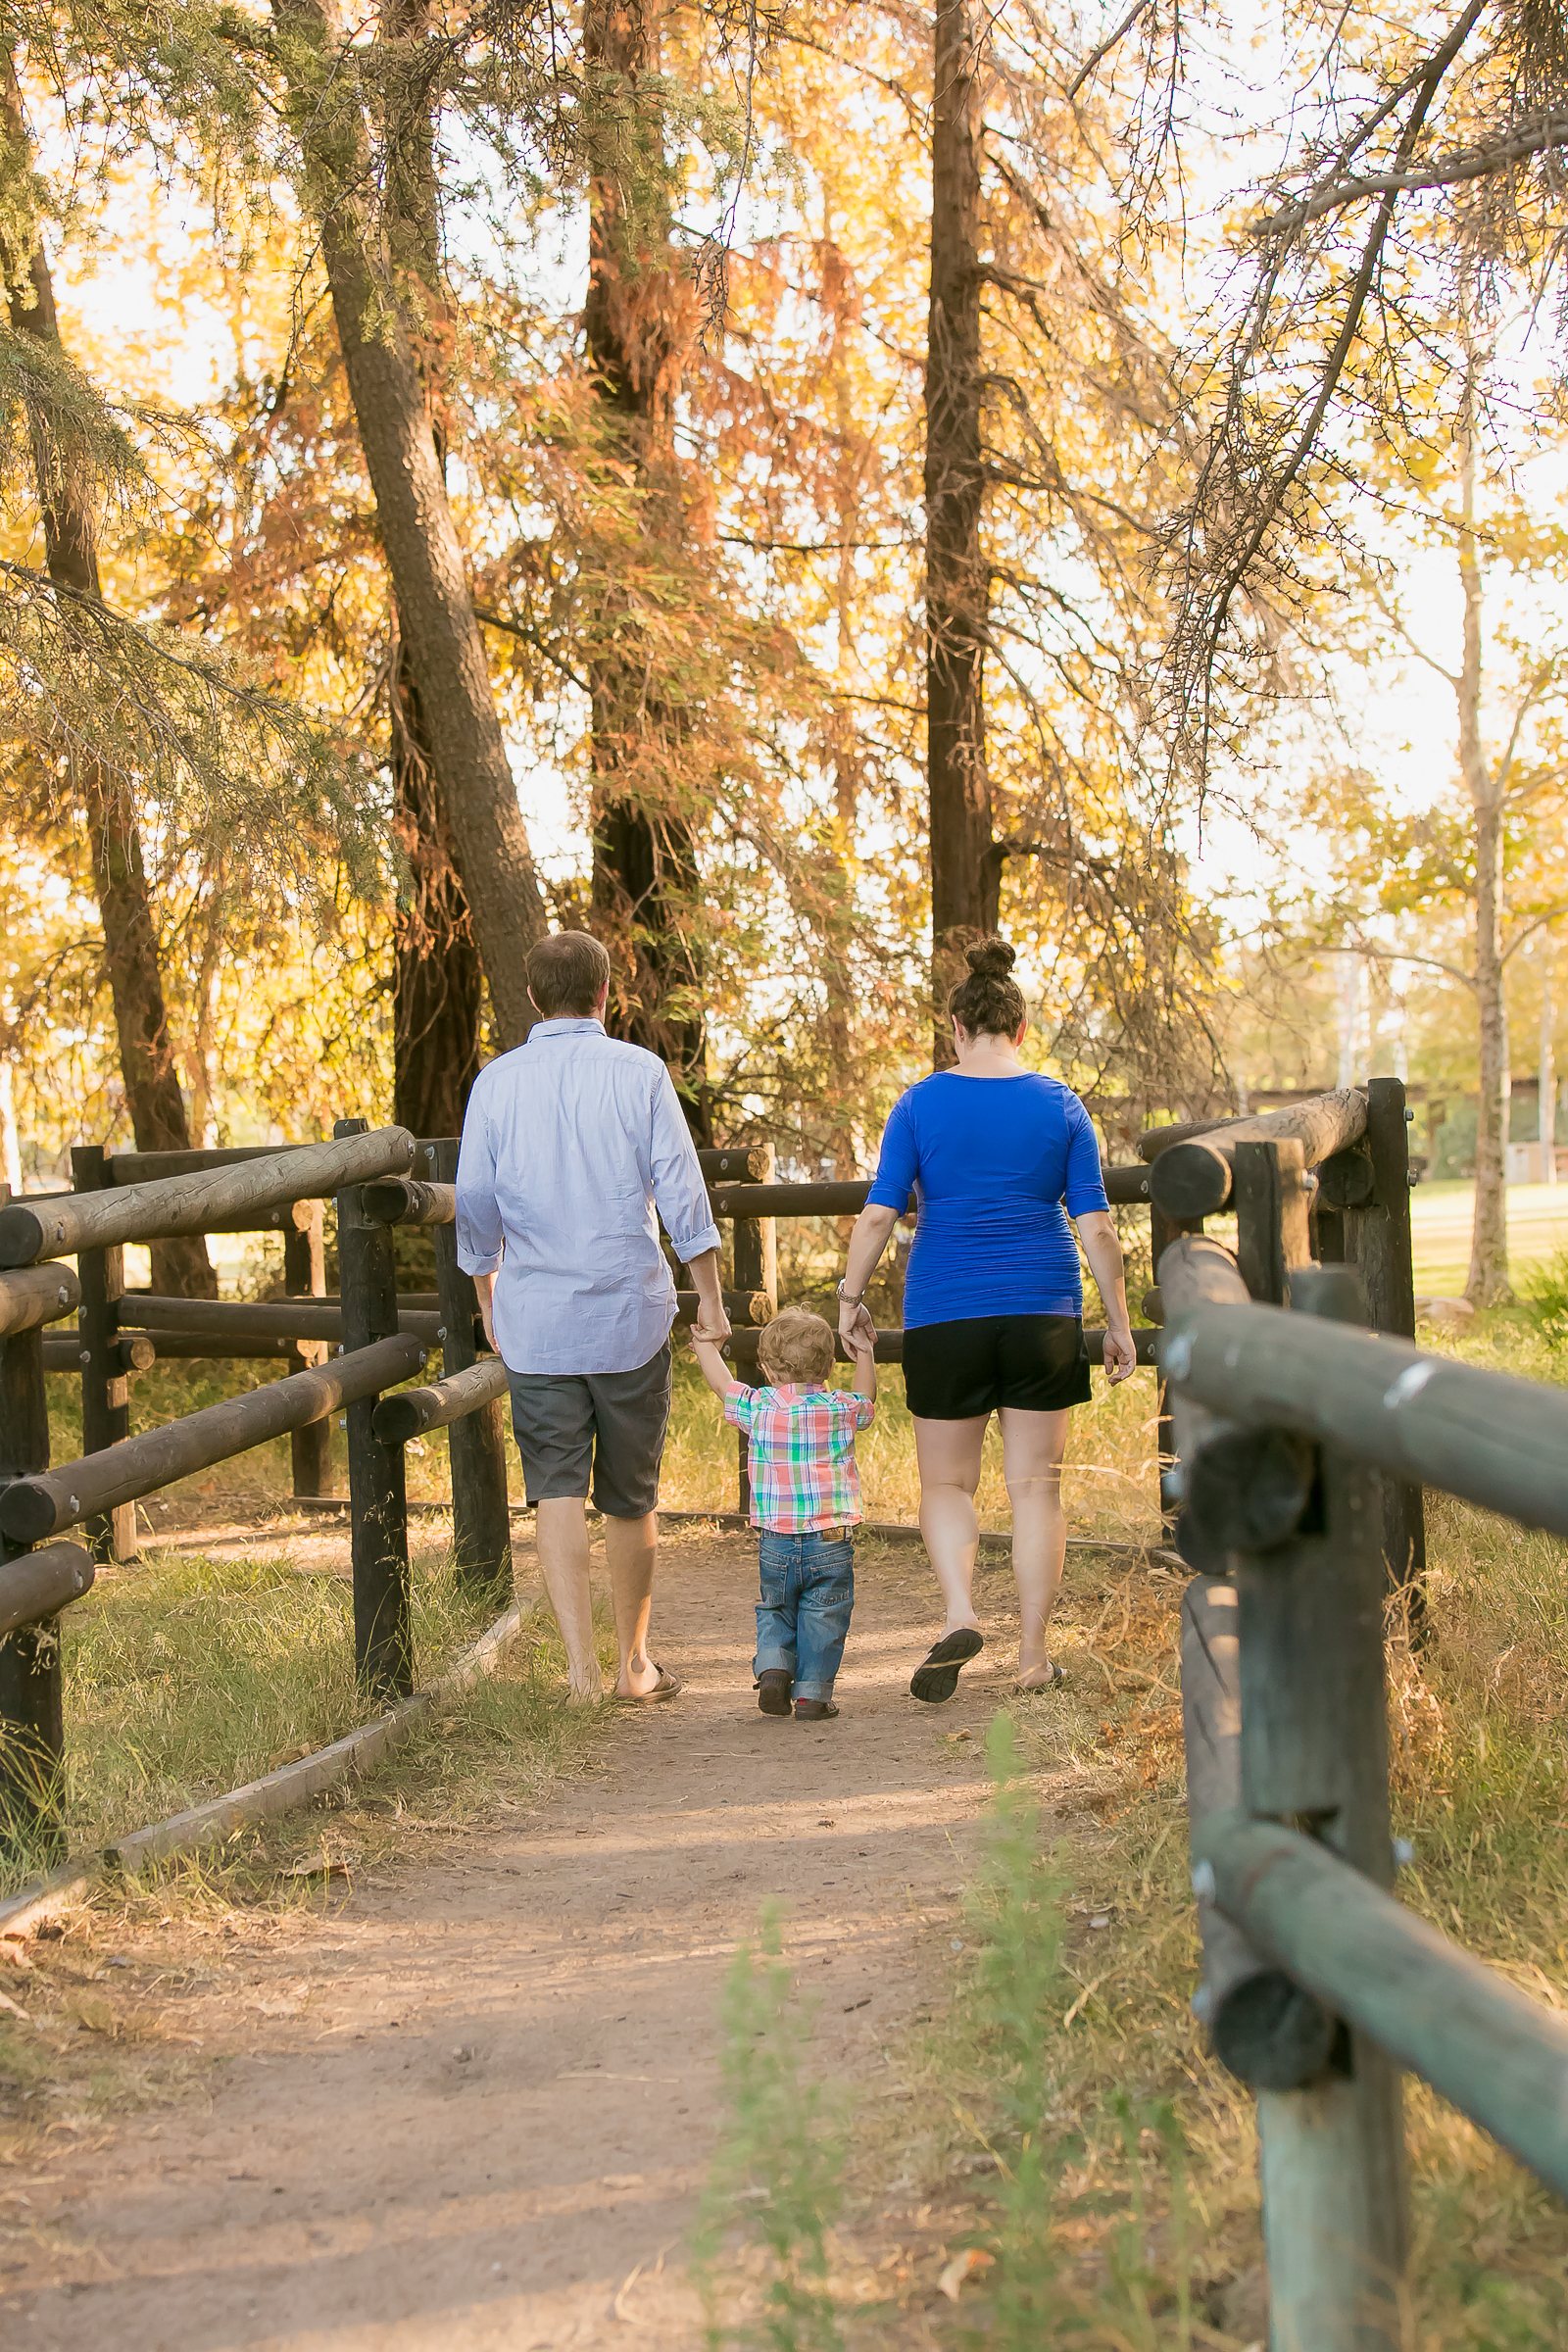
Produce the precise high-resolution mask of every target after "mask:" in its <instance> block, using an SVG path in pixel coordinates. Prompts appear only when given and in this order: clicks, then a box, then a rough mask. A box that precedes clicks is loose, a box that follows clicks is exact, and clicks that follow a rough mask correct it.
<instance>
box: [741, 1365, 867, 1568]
mask: <svg viewBox="0 0 1568 2352" xmlns="http://www.w3.org/2000/svg"><path fill="white" fill-rule="evenodd" d="M875 1417H876V1406H875V1405H874V1404H873V1403H872V1402H871V1399H870V1398H869V1397H857V1396H856V1395H855V1394H854V1393H853V1391H851V1390H849V1389H801V1388H796V1387H795V1386H794V1385H793V1384H791V1385H789V1386H786V1387H784V1388H779V1389H736V1390H735V1391H734V1392H733V1394H732V1395H730V1396H728V1397H725V1399H724V1418H725V1420H726V1421H732V1422H733V1423H734V1425H735V1427H736V1428H737V1429H739V1430H744V1431H745V1433H746V1437H747V1441H748V1443H749V1445H750V1447H751V1472H752V1525H753V1526H754V1527H760V1528H766V1529H767V1530H768V1531H769V1533H771V1534H773V1535H779V1536H809V1535H810V1534H811V1533H812V1532H813V1531H814V1530H815V1529H817V1528H819V1527H846V1526H851V1525H853V1524H855V1522H857V1521H858V1519H859V1517H860V1480H859V1474H858V1471H857V1470H856V1467H855V1433H856V1431H857V1430H858V1429H869V1428H870V1426H871V1423H872V1421H873V1420H874V1419H875Z"/></svg>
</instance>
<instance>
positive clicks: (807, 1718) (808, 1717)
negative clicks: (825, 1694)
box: [795, 1698, 838, 1723]
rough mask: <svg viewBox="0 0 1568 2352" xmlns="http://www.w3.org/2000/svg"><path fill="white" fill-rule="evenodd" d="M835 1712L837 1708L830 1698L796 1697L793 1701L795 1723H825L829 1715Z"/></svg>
mask: <svg viewBox="0 0 1568 2352" xmlns="http://www.w3.org/2000/svg"><path fill="white" fill-rule="evenodd" d="M837 1713H838V1709H837V1707H836V1706H835V1705H834V1704H833V1701H832V1700H831V1699H830V1698H798V1699H797V1700H796V1701H795V1720H796V1722H797V1723H826V1721H827V1719H828V1717H829V1716H830V1715H836V1714H837Z"/></svg>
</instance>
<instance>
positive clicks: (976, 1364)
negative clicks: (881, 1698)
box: [839, 939, 1137, 1702]
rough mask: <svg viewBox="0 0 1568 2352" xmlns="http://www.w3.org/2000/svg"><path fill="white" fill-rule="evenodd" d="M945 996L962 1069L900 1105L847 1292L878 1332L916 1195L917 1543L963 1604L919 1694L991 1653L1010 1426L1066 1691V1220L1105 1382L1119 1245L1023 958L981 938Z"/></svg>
mask: <svg viewBox="0 0 1568 2352" xmlns="http://www.w3.org/2000/svg"><path fill="white" fill-rule="evenodd" d="M968 962H969V977H968V978H967V979H966V980H965V981H963V982H962V983H961V984H960V985H959V986H958V987H957V988H956V989H955V990H954V992H953V994H952V996H951V997H950V998H949V1000H948V1010H949V1012H950V1013H951V1015H952V1016H953V1044H954V1051H955V1053H956V1056H957V1065H956V1068H954V1069H950V1070H938V1071H936V1072H935V1073H934V1075H933V1076H931V1077H929V1078H922V1079H921V1080H920V1082H919V1084H918V1085H917V1086H911V1087H910V1089H909V1091H908V1093H907V1094H906V1095H905V1096H903V1097H902V1098H901V1100H900V1101H899V1102H898V1103H896V1104H895V1106H894V1111H893V1115H892V1117H891V1118H890V1119H889V1121H888V1124H887V1131H886V1133H885V1134H884V1136H883V1138H882V1156H881V1160H880V1163H879V1165H878V1168H877V1172H876V1181H875V1182H874V1184H873V1185H872V1187H871V1190H870V1193H869V1195H868V1197H867V1200H866V1204H865V1207H864V1208H863V1209H862V1210H861V1212H860V1215H859V1217H858V1220H857V1222H856V1227H855V1231H854V1233H853V1234H852V1236H851V1238H850V1256H849V1264H848V1266H847V1268H846V1270H845V1276H844V1280H843V1281H842V1282H841V1283H840V1284H839V1329H840V1331H841V1333H842V1334H843V1336H844V1338H845V1339H846V1341H848V1340H849V1339H850V1337H851V1335H852V1334H853V1333H854V1332H855V1331H856V1330H857V1329H864V1328H865V1327H868V1326H869V1324H870V1319H871V1318H870V1314H869V1312H868V1310H867V1308H866V1306H865V1304H864V1299H865V1293H866V1289H867V1287H868V1285H869V1283H870V1280H871V1276H872V1274H873V1272H874V1271H875V1269H876V1262H877V1259H878V1258H879V1257H880V1256H881V1254H882V1250H883V1249H884V1247H885V1245H886V1243H887V1239H888V1236H889V1234H890V1233H891V1232H892V1231H893V1228H894V1226H895V1224H896V1223H897V1222H898V1220H899V1218H900V1216H902V1215H903V1213H904V1210H905V1206H906V1203H907V1201H908V1197H909V1194H910V1192H911V1190H912V1191H913V1192H914V1193H915V1194H916V1195H917V1197H918V1200H919V1205H920V1217H919V1225H918V1228H917V1231H916V1233H915V1239H914V1248H913V1250H911V1252H910V1255H909V1265H908V1272H907V1276H906V1278H905V1286H904V1380H905V1392H906V1395H907V1398H908V1404H909V1411H910V1413H911V1414H912V1416H913V1419H914V1446H915V1455H916V1458H917V1460H918V1462H919V1467H920V1533H921V1535H922V1536H923V1537H924V1538H925V1546H926V1550H927V1551H928V1552H929V1553H930V1556H931V1565H932V1566H933V1568H935V1570H936V1572H937V1581H938V1582H939V1584H940V1585H941V1587H942V1594H943V1598H944V1600H945V1601H946V1603H947V1621H946V1623H945V1624H944V1626H943V1629H942V1638H941V1640H940V1641H939V1642H937V1643H936V1645H935V1647H934V1648H933V1649H932V1651H931V1653H930V1655H929V1656H928V1657H927V1658H926V1659H925V1661H924V1663H923V1664H922V1665H920V1666H919V1667H918V1668H917V1669H916V1671H915V1675H914V1679H913V1681H912V1682H911V1683H910V1685H909V1689H910V1691H912V1692H913V1693H914V1696H915V1697H916V1698H923V1699H927V1700H930V1701H933V1702H934V1701H937V1700H940V1699H945V1698H951V1697H952V1696H953V1693H954V1691H956V1689H957V1687H958V1669H959V1667H960V1666H961V1665H962V1664H963V1662H964V1660H965V1659H966V1658H972V1657H974V1656H975V1655H976V1654H977V1653H978V1652H979V1651H980V1649H981V1648H983V1646H984V1642H985V1637H984V1636H983V1635H982V1633H981V1631H980V1628H979V1626H978V1625H977V1623H976V1622H975V1614H974V1602H973V1599H972V1597H971V1593H970V1588H971V1585H972V1582H973V1578H974V1555H975V1549H976V1546H977V1544H978V1543H979V1537H980V1523H979V1520H978V1519H977V1518H976V1516H975V1507H974V1496H975V1490H976V1488H977V1487H978V1486H979V1484H980V1451H981V1446H983V1444H984V1442H985V1434H986V1424H987V1422H988V1421H989V1420H990V1418H991V1416H992V1414H993V1413H994V1412H995V1413H997V1414H999V1415H1000V1416H1001V1420H1002V1462H1003V1472H1004V1475H1005V1479H1006V1482H1007V1495H1008V1499H1009V1500H1010V1502H1011V1504H1012V1568H1013V1574H1014V1576H1015V1577H1016V1578H1017V1581H1018V1608H1019V1617H1020V1626H1019V1636H1018V1683H1017V1687H1018V1689H1019V1690H1020V1691H1047V1690H1050V1689H1051V1688H1052V1687H1053V1686H1054V1684H1057V1683H1060V1682H1061V1680H1062V1674H1061V1669H1060V1668H1059V1667H1058V1666H1057V1665H1055V1664H1054V1661H1053V1659H1052V1658H1051V1657H1050V1656H1049V1655H1048V1653H1047V1649H1046V1629H1047V1627H1048V1626H1049V1625H1050V1623H1051V1613H1052V1610H1053V1609H1054V1606H1055V1601H1056V1588H1057V1586H1058V1585H1059V1584H1060V1582H1061V1567H1062V1561H1063V1558H1064V1557H1065V1554H1066V1547H1067V1529H1066V1522H1065V1520H1064V1519H1063V1517H1062V1509H1061V1457H1062V1453H1063V1451H1064V1449H1065V1447H1066V1444H1067V1415H1068V1413H1069V1412H1070V1410H1071V1408H1072V1407H1073V1406H1074V1405H1075V1404H1087V1403H1088V1401H1089V1394H1090V1391H1089V1366H1088V1363H1087V1362H1086V1361H1085V1360H1084V1357H1083V1352H1082V1347H1083V1288H1082V1284H1081V1283H1080V1280H1079V1275H1078V1251H1077V1250H1076V1249H1075V1247H1074V1245H1073V1237H1072V1230H1071V1228H1070V1227H1069V1225H1068V1223H1067V1219H1068V1217H1069V1216H1070V1217H1072V1218H1074V1219H1075V1220H1076V1223H1077V1226H1078V1237H1079V1240H1080V1241H1081V1242H1082V1244H1083V1248H1084V1253H1085V1255H1086V1256H1087V1258H1088V1260H1089V1263H1090V1265H1091V1266H1092V1268H1093V1269H1094V1275H1095V1280H1096V1282H1097V1283H1098V1284H1099V1286H1100V1295H1101V1298H1102V1299H1103V1300H1104V1305H1105V1370H1106V1372H1107V1373H1108V1374H1109V1375H1110V1378H1111V1380H1112V1381H1113V1382H1114V1381H1119V1380H1125V1379H1126V1378H1127V1375H1128V1374H1129V1372H1131V1371H1132V1369H1133V1367H1134V1364H1135V1362H1136V1360H1137V1359H1136V1356H1135V1354H1134V1350H1133V1335H1132V1326H1131V1324H1130V1323H1129V1321H1128V1318H1127V1298H1126V1292H1125V1290H1124V1287H1123V1283H1122V1262H1121V1246H1120V1244H1119V1243H1118V1241H1117V1239H1116V1228H1115V1226H1114V1225H1113V1224H1112V1223H1111V1220H1110V1211H1109V1207H1108V1205H1107V1203H1106V1201H1105V1190H1104V1186H1103V1182H1102V1180H1101V1173H1100V1148H1099V1146H1098V1144H1097V1143H1096V1141H1095V1131H1094V1129H1093V1127H1092V1126H1091V1125H1090V1123H1089V1113H1088V1112H1087V1111H1086V1110H1085V1108H1084V1106H1083V1104H1082V1103H1080V1102H1079V1100H1078V1098H1077V1096H1076V1095H1075V1094H1073V1093H1071V1092H1070V1090H1069V1089H1068V1088H1066V1087H1065V1086H1062V1085H1060V1084H1059V1083H1058V1082H1057V1080H1055V1079H1054V1078H1046V1077H1043V1076H1041V1075H1040V1074H1039V1073H1038V1072H1036V1071H1032V1070H1026V1069H1025V1068H1024V1066H1023V1064H1022V1063H1021V1062H1020V1060H1019V1059H1018V1048H1019V1047H1020V1046H1021V1045H1022V1043H1023V1040H1024V1036H1025V1034H1026V1032H1027V1030H1028V1026H1029V1023H1028V1017H1027V1015H1026V1013H1025V1010H1024V1002H1023V995H1022V992H1021V991H1020V989H1019V988H1018V986H1017V983H1016V982H1015V981H1014V980H1012V979H1011V978H1010V977H1009V975H1010V973H1011V970H1012V963H1013V954H1012V950H1011V948H1009V947H1008V946H1007V944H1006V941H1005V940H1002V939H987V940H982V941H981V943H980V945H979V946H978V947H974V948H971V949H970V950H969V952H968Z"/></svg>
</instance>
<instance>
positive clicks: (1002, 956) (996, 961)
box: [964, 939, 1018, 980]
mask: <svg viewBox="0 0 1568 2352" xmlns="http://www.w3.org/2000/svg"><path fill="white" fill-rule="evenodd" d="M964 960H965V961H966V962H967V964H968V966H969V969H970V971H971V972H979V973H982V974H983V975H984V977H985V978H986V979H988V980H1005V978H1006V976H1007V974H1008V973H1009V972H1010V971H1011V969H1012V967H1013V965H1014V964H1015V963H1016V962H1017V960H1018V959H1017V957H1016V956H1014V954H1013V952H1012V950H1011V948H1009V947H1008V945H1007V943H1006V941H1005V939H982V940H981V941H980V942H979V944H978V945H977V946H975V947H972V948H966V949H965V950H964Z"/></svg>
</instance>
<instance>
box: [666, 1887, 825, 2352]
mask: <svg viewBox="0 0 1568 2352" xmlns="http://www.w3.org/2000/svg"><path fill="white" fill-rule="evenodd" d="M759 1945H760V1958H759V1955H758V1954H757V1953H754V1952H753V1950H752V1949H751V1948H750V1946H743V1947H742V1949H741V1950H740V1951H739V1952H738V1953H737V1954H736V1956H735V1960H734V1963H733V1965H732V1966H731V1968H730V1971H729V1975H728V1977H727V1978H726V1980H725V1985H724V2007H723V2029H724V2057H723V2073H724V2086H725V2089H726V2091H727V2092H728V2095H729V2120H728V2123H727V2125H726V2128H725V2131H724V2135H723V2137H722V2139H721V2140H720V2142H719V2147H718V2152H717V2155H716V2156H715V2158H714V2160H713V2166H712V2171H711V2175H710V2178H709V2184H708V2189H707V2192H706V2194H705V2197H704V2200H703V2211H702V2218H701V2221H700V2223H699V2226H698V2231H697V2235H696V2238H695V2240H694V2245H693V2259H694V2266H695V2269H696V2272H697V2276H698V2278H699V2279H700V2281H701V2283H702V2285H703V2288H704V2300H705V2302H706V2304H707V2307H708V2343H709V2346H710V2348H711V2352H724V2347H726V2346H733V2347H736V2348H737V2352H740V2348H741V2347H752V2346H760V2345H767V2346H770V2347H772V2348H773V2352H842V2347H843V2343H844V2338H843V2335H842V2334H841V2332H840V2329H839V2324H838V2318H837V2313H836V2308H835V2303H834V2298H833V2296H832V2294H831V2292H830V2291H829V2288H828V2283H827V2278H828V2232H829V2230H830V2229H831V2228H832V2225H833V2222H834V2219H835V2217H836V2216H837V2213H838V2209H839V2204H840V2199H841V2185H840V2180H841V2172H842V2162H843V2159H842V2151H841V2148H840V2145H839V2141H838V2138H837V2135H836V2133H835V2132H834V2131H832V2130H831V2128H830V2127H829V2124H828V2121H827V2118H826V2116H825V2114H824V2101H823V2096H822V2092H821V2090H820V2089H819V2087H818V2086H817V2085H816V2084H815V2083H813V2082H808V2081H807V2080H806V2078H805V2075H804V2072H803V2065H802V2061H803V2058H804V2055H805V2052H806V2048H807V2045H808V2041H809V2034H810V2020H809V2016H808V2015H806V2014H805V2013H804V2011H803V2009H802V2006H801V2003H800V2000H799V1997H798V1995H797V1994H796V1992H795V1989H794V1987H793V1985H792V1984H791V1980H790V1971H789V1968H788V1965H787V1964H786V1962H785V1960H784V1957H783V1949H782V1942H781V1938H780V1934H779V1924H778V1918H777V1915H776V1914H775V1913H774V1912H773V1911H772V1910H771V1908H769V1909H768V1910H766V1911H764V1913H763V1915H762V1924H761V1932H760V1936H759ZM737 2227H738V2228H739V2229H740V2230H741V2231H742V2232H743V2234H744V2235H745V2237H746V2238H748V2239H749V2240H750V2241H751V2242H752V2243H753V2244H755V2245H757V2246H758V2247H760V2250H761V2253H762V2255H763V2258H764V2262H765V2266H766V2278H765V2284H764V2287H763V2293H762V2311H763V2317H762V2319H761V2322H760V2325H759V2326H757V2327H752V2326H751V2325H749V2324H735V2325H731V2324H730V2323H728V2322H726V2321H725V2320H723V2319H721V2318H719V2317H718V2316H717V2312H716V2300H715V2289H714V2266H715V2263H716V2260H717V2257H718V2253H719V2249H720V2246H721V2245H722V2243H723V2241H724V2238H725V2236H726V2234H727V2233H728V2232H729V2231H731V2230H732V2229H736V2228H737Z"/></svg>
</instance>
